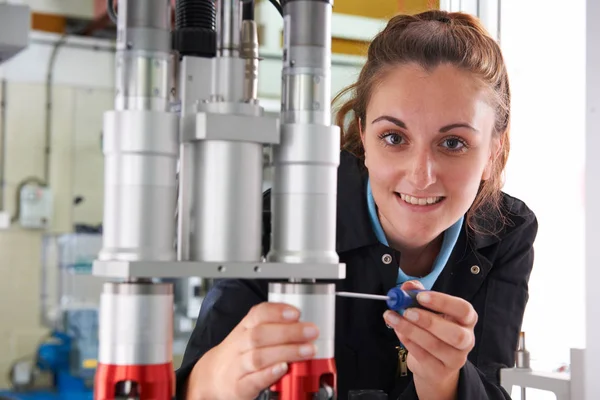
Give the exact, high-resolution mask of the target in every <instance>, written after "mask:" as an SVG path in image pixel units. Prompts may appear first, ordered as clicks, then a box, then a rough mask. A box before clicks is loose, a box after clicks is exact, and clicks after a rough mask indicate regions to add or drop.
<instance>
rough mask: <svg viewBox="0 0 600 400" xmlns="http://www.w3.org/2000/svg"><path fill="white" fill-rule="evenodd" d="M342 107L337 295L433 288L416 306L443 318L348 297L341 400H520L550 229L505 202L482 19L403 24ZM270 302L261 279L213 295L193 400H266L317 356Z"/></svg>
mask: <svg viewBox="0 0 600 400" xmlns="http://www.w3.org/2000/svg"><path fill="white" fill-rule="evenodd" d="M344 93H346V94H350V100H348V101H347V102H346V103H345V104H344V105H343V106H342V107H341V108H340V110H339V112H338V115H337V119H338V120H337V122H338V125H340V126H343V125H344V121H347V120H350V123H349V126H348V127H347V129H345V130H344V132H343V149H342V154H341V163H340V167H339V177H338V217H337V219H338V225H337V226H338V228H337V229H338V231H337V233H338V240H337V252H338V254H339V256H340V261H341V262H343V263H345V264H346V269H347V278H346V279H345V280H343V281H341V282H338V283H337V289H338V290H344V291H353V292H363V293H382V294H383V293H385V292H386V291H387V290H388V289H389V288H390V287H392V286H394V285H401V286H402V287H403V288H405V289H410V288H424V289H427V290H428V292H427V295H425V296H422V294H420V295H419V296H420V297H419V298H418V300H419V302H421V303H422V304H423V305H425V306H426V307H427V308H429V309H431V310H433V311H435V312H436V313H433V312H429V311H425V310H414V309H413V310H412V312H411V311H407V312H405V313H404V314H403V315H399V314H397V313H394V312H390V311H389V310H386V308H385V307H386V306H385V303H384V302H381V301H370V300H362V299H349V298H338V299H337V309H336V338H335V340H336V347H335V356H336V364H337V368H338V376H337V378H338V380H337V384H338V396H339V397H338V398H340V399H345V398H347V396H348V392H349V391H351V390H359V389H381V390H383V391H385V392H386V393H387V394H388V395H389V398H390V399H417V398H418V399H420V400H428V399H431V400H445V399H457V398H458V399H478V400H479V399H505V398H509V395H508V394H507V393H506V392H505V391H504V390H503V389H502V388H501V387H500V386H499V370H500V368H504V367H511V366H513V365H514V351H515V349H516V345H517V340H518V335H519V331H520V327H521V323H522V319H523V313H524V309H525V305H526V303H527V299H528V280H529V275H530V272H531V269H532V265H533V242H534V240H535V237H536V234H537V221H536V218H535V215H534V214H533V213H532V211H531V210H529V209H528V207H527V206H526V205H525V204H524V203H523V202H521V201H520V200H518V199H515V198H513V197H510V196H508V195H506V194H504V193H502V192H501V191H500V186H501V175H502V172H503V169H504V167H505V164H506V160H507V157H508V153H509V137H508V128H509V121H510V91H509V85H508V78H507V73H506V68H505V65H504V62H503V58H502V54H501V52H500V49H499V47H498V45H497V44H496V43H495V41H494V40H493V39H492V38H490V37H489V36H488V35H487V34H486V32H485V30H484V29H483V28H482V26H481V25H480V23H479V22H478V21H477V20H476V19H475V18H473V17H471V16H468V15H464V14H460V13H445V12H441V11H431V12H425V13H423V14H419V15H416V16H397V17H395V18H393V19H392V20H391V21H390V22H389V24H388V25H387V27H386V28H385V29H384V30H383V31H382V32H381V33H380V34H379V35H377V37H376V38H375V39H374V41H373V42H372V43H371V45H370V47H369V52H368V59H367V62H366V64H365V65H364V67H363V69H362V72H361V74H360V77H359V79H358V81H357V83H356V84H354V85H353V86H351V87H350V88H348V89H347V90H346V91H345V92H344ZM265 200H266V201H265V207H266V208H267V210H268V208H269V196H268V193H267V195H266V197H265ZM268 237H269V232H268V230H267V231H266V232H265V249H263V250H264V251H265V253H266V251H267V250H268V246H269V244H268ZM267 293H268V292H267V286H266V283H265V282H260V281H258V282H255V281H247V280H224V281H220V282H218V283H217V284H216V285H215V286H214V287H213V288H212V290H211V291H210V293H209V294H208V296H207V297H206V299H205V301H204V304H203V306H202V311H201V312H200V316H199V320H198V324H197V328H196V330H195V331H194V333H193V335H192V338H191V340H190V343H189V345H188V348H187V351H186V354H185V357H184V360H183V364H182V367H181V369H180V370H179V371H178V376H177V378H178V380H177V382H178V396H179V397H180V398H187V399H224V400H231V399H253V398H256V397H257V396H258V395H259V393H260V392H261V391H262V390H263V389H264V388H267V387H269V386H270V385H271V384H272V383H274V382H276V381H277V380H278V379H279V378H280V377H281V376H283V375H284V374H285V373H286V371H287V365H288V364H287V363H289V362H294V361H298V360H302V359H306V358H310V357H311V356H312V355H313V354H314V351H315V348H314V346H313V345H312V342H313V341H314V340H315V338H316V337H317V336H318V331H317V329H316V328H315V327H314V326H312V325H311V324H309V323H301V322H299V321H298V312H297V310H295V309H293V308H291V307H289V306H286V305H282V304H269V303H265V301H266V300H267Z"/></svg>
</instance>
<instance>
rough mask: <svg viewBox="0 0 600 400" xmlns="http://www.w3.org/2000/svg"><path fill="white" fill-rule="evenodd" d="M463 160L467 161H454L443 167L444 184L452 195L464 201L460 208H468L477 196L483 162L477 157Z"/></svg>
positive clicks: (483, 166)
mask: <svg viewBox="0 0 600 400" xmlns="http://www.w3.org/2000/svg"><path fill="white" fill-rule="evenodd" d="M478 158H479V157H478ZM464 161H469V162H464V163H454V164H453V165H448V166H447V168H444V169H443V171H444V172H443V174H444V186H445V187H446V189H447V190H448V191H449V192H450V193H452V197H454V198H455V199H460V200H461V202H464V203H465V204H464V205H462V206H461V208H469V207H470V206H471V203H472V202H473V200H474V199H475V197H476V196H477V191H478V190H479V185H480V184H481V177H482V174H483V170H484V168H485V163H484V162H482V160H479V159H473V160H464Z"/></svg>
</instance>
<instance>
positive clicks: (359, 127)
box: [358, 118, 365, 149]
mask: <svg viewBox="0 0 600 400" xmlns="http://www.w3.org/2000/svg"><path fill="white" fill-rule="evenodd" d="M358 132H359V133H360V141H361V142H362V145H363V149H364V148H365V132H363V129H362V119H360V118H358Z"/></svg>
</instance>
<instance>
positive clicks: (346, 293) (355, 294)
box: [335, 292, 390, 301]
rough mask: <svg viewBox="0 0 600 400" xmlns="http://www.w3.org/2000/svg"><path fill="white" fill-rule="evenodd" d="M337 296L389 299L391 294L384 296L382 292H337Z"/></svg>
mask: <svg viewBox="0 0 600 400" xmlns="http://www.w3.org/2000/svg"><path fill="white" fill-rule="evenodd" d="M335 295H336V296H340V297H353V298H356V299H367V300H383V301H388V300H389V299H390V296H384V295H380V294H367V293H354V292H335Z"/></svg>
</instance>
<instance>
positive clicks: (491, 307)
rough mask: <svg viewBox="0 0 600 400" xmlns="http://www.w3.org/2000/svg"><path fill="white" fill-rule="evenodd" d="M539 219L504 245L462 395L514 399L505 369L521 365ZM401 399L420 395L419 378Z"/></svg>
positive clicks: (494, 269)
mask: <svg viewBox="0 0 600 400" xmlns="http://www.w3.org/2000/svg"><path fill="white" fill-rule="evenodd" d="M537 230H538V223H537V219H536V218H535V216H534V215H533V213H531V214H530V215H529V216H528V217H527V218H526V222H525V223H524V224H522V225H521V226H520V227H518V228H517V229H515V231H513V232H512V233H511V234H510V235H509V236H507V237H506V238H505V239H504V240H503V241H502V243H501V244H500V247H499V249H498V253H497V258H496V261H495V262H494V264H493V267H492V269H491V270H490V273H489V275H488V276H487V278H486V280H487V297H486V302H485V311H484V315H483V321H482V322H483V324H482V326H483V329H482V330H481V333H480V335H479V336H478V337H477V338H476V340H478V342H479V346H478V347H479V350H478V352H477V353H476V354H475V355H474V357H471V356H470V357H469V361H467V363H466V364H465V365H464V366H463V368H462V369H461V371H460V376H459V383H458V396H457V399H458V400H463V399H478V400H510V398H511V397H510V395H509V394H508V393H507V392H506V391H505V390H504V388H502V387H501V386H500V369H502V368H512V367H513V366H514V365H515V350H516V349H517V343H518V339H519V333H520V331H521V325H522V323H523V316H524V313H525V306H526V305H527V301H528V299H529V292H528V282H529V276H530V275H531V270H532V268H533V259H534V250H533V243H534V241H535V238H536V236H537ZM398 400H418V396H417V392H416V388H415V385H414V381H411V382H410V384H409V385H408V386H407V387H406V389H405V390H404V392H403V393H402V395H401V396H400V397H399V398H398Z"/></svg>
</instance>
